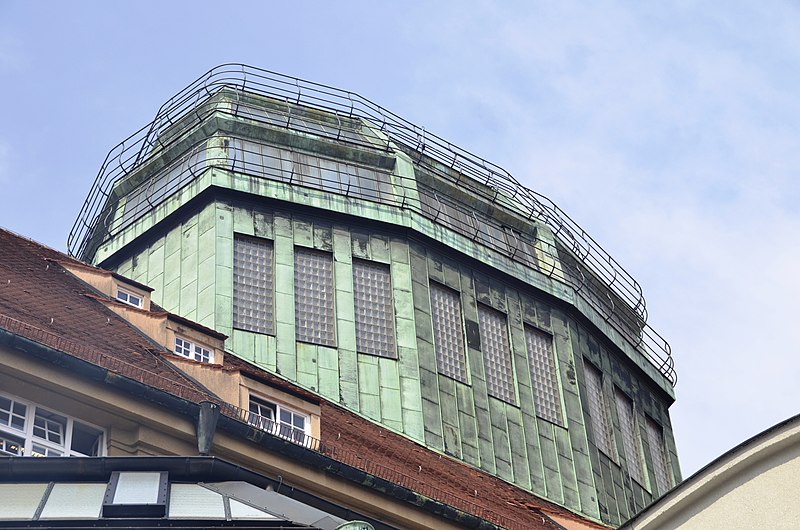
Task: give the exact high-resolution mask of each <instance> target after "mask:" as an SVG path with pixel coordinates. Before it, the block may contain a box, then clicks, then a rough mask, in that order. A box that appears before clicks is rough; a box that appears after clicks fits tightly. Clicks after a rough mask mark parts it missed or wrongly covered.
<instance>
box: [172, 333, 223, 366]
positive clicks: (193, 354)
mask: <svg viewBox="0 0 800 530" xmlns="http://www.w3.org/2000/svg"><path fill="white" fill-rule="evenodd" d="M178 341H181V342H184V343H185V344H188V345H189V347H188V349H189V350H190V352H189V353H188V354H185V353H181V352H179V351H178V350H179V348H180V349H181V350H183V349H184V347H186V346H183V347H181V346H179V345H178ZM173 346H174V349H173V350H172V352H173V353H174V354H175V355H177V356H178V357H183V358H184V359H189V360H190V361H195V362H199V363H207V364H214V348H208V347H206V346H204V345H202V344H199V343H197V342H195V341H192V340H189V339H187V338H186V337H185V336H184V335H179V334H178V333H176V334H175V340H174V342H173ZM198 349H199V350H200V354H199V357H200V358H198V352H197V350H198ZM203 352H205V353H207V354H208V355H203ZM204 358H207V359H208V360H204Z"/></svg>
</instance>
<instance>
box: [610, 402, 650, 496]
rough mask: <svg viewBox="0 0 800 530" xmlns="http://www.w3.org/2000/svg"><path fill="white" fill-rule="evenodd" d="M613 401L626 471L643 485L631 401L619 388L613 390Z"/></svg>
mask: <svg viewBox="0 0 800 530" xmlns="http://www.w3.org/2000/svg"><path fill="white" fill-rule="evenodd" d="M614 400H615V401H616V402H617V414H619V425H620V428H621V430H622V446H623V447H624V448H625V460H626V461H627V462H628V471H629V472H630V474H631V478H632V479H633V480H635V481H636V482H638V483H639V484H642V485H644V476H643V474H642V453H641V450H640V449H639V448H640V446H641V443H640V442H639V430H638V429H637V428H636V418H635V417H634V415H633V401H631V399H630V398H629V397H628V396H626V395H625V394H624V393H623V392H622V391H621V390H620V389H619V388H615V389H614Z"/></svg>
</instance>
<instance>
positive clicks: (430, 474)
mask: <svg viewBox="0 0 800 530" xmlns="http://www.w3.org/2000/svg"><path fill="white" fill-rule="evenodd" d="M225 368H228V369H234V370H238V371H240V372H241V373H243V374H245V375H247V376H249V377H253V378H255V379H259V380H261V381H263V382H265V383H267V384H270V385H272V386H275V387H277V388H280V389H281V390H283V391H286V392H289V393H292V394H295V395H297V396H299V397H302V398H304V399H308V400H310V401H313V402H314V403H319V404H320V429H321V433H320V441H321V442H322V444H323V445H324V446H325V448H326V449H325V451H324V453H325V454H328V455H333V458H336V454H337V453H339V454H348V455H353V454H357V458H346V459H344V460H347V461H346V462H345V463H347V464H348V465H353V466H354V467H357V468H359V469H361V470H362V471H367V472H368V473H371V474H373V475H375V476H377V477H380V478H383V479H386V480H388V481H390V482H393V483H396V484H399V485H401V486H405V487H407V488H409V489H411V490H413V491H415V492H417V493H420V494H422V495H425V496H427V497H430V498H431V499H434V500H436V501H439V502H442V503H444V504H447V505H450V506H452V507H454V508H457V509H459V510H462V511H464V512H467V513H469V514H472V515H476V516H478V517H481V518H483V519H486V520H487V521H490V522H493V523H495V524H497V525H499V526H505V527H507V528H510V529H514V530H517V529H518V530H537V529H548V530H552V529H554V528H560V527H559V526H558V525H557V524H553V522H552V521H551V520H550V517H551V516H552V517H557V518H558V519H559V520H560V521H565V520H566V521H574V522H575V523H577V524H578V525H580V527H582V528H587V529H591V528H594V529H607V528H608V527H606V526H603V525H600V524H597V523H594V522H592V521H589V520H588V519H586V518H584V517H581V516H579V515H577V514H575V513H573V512H571V511H569V510H567V509H565V508H563V507H561V506H559V505H557V504H554V503H552V502H548V501H546V500H544V499H541V498H539V497H537V496H536V495H534V494H532V493H530V492H527V491H525V490H523V489H521V488H518V487H516V486H514V485H512V484H509V483H508V482H505V481H503V480H501V479H499V478H497V477H494V476H492V475H489V474H488V473H485V472H483V471H480V470H478V469H475V468H474V467H472V466H469V465H467V464H465V463H463V462H460V461H458V460H455V459H453V458H450V457H448V456H446V455H441V454H439V453H436V452H434V451H432V450H430V449H428V448H426V447H424V446H422V445H420V444H417V443H416V442H414V441H413V440H410V439H408V438H406V437H404V436H401V435H399V434H396V433H393V432H391V431H387V430H386V429H385V428H382V427H381V426H379V425H376V424H374V423H372V422H371V421H369V420H366V419H364V418H362V417H360V416H358V415H356V414H354V413H352V412H350V411H348V410H347V409H344V408H342V407H341V406H340V405H338V404H335V403H332V402H330V401H328V400H326V399H324V398H320V397H319V396H318V395H316V394H311V393H310V392H308V391H307V390H304V389H303V388H301V387H299V386H297V385H295V384H293V383H291V382H289V381H286V380H285V379H283V378H280V377H278V376H276V375H274V374H271V373H269V372H266V371H264V370H263V369H261V368H259V367H257V366H255V365H253V364H251V363H250V362H248V361H245V360H243V359H239V358H237V357H234V356H233V355H227V356H226V357H225Z"/></svg>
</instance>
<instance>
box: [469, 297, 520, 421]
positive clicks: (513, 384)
mask: <svg viewBox="0 0 800 530" xmlns="http://www.w3.org/2000/svg"><path fill="white" fill-rule="evenodd" d="M477 311H478V333H479V334H480V341H481V359H483V370H484V374H483V375H484V378H485V380H486V393H487V394H488V395H489V396H491V397H494V398H496V399H499V400H500V401H503V402H505V403H508V404H509V405H514V406H517V405H518V396H519V390H518V389H517V377H516V367H515V366H514V351H513V349H512V344H511V333H510V330H509V328H508V314H507V313H504V312H502V311H500V310H498V309H495V308H494V307H492V306H490V305H487V304H483V303H478V304H477ZM481 311H484V312H485V314H494V315H496V316H498V317H500V318H501V319H502V324H501V326H502V330H503V331H504V332H505V333H504V334H503V335H504V338H505V347H506V351H505V354H506V361H507V368H508V372H509V373H508V374H507V375H508V376H509V377H510V378H511V380H510V381H509V388H510V389H511V393H512V395H511V396H510V397H509V396H500V395H498V394H496V393H494V392H492V391H491V390H490V389H489V373H488V372H490V371H492V372H494V371H495V368H492V369H489V368H488V366H489V365H490V363H489V362H488V359H487V358H486V355H487V351H486V346H488V345H489V344H488V343H487V342H485V341H486V340H487V339H486V338H485V334H486V333H488V330H486V329H484V326H483V319H482V318H481ZM494 354H495V355H496V357H498V358H499V357H500V356H501V355H502V354H503V352H494ZM492 366H493V365H492ZM502 371H503V370H497V373H493V375H492V377H493V378H494V379H499V377H497V376H499V375H502V374H501V373H500V372H502ZM507 398H508V399H507Z"/></svg>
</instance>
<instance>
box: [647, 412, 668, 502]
mask: <svg viewBox="0 0 800 530" xmlns="http://www.w3.org/2000/svg"><path fill="white" fill-rule="evenodd" d="M647 443H648V445H650V457H651V458H652V459H653V468H654V469H653V471H654V472H655V475H656V486H658V494H659V495H664V494H665V493H666V492H667V491H669V489H670V488H671V487H672V472H671V471H670V467H669V460H668V458H667V449H666V447H665V445H664V429H663V428H662V427H661V425H659V424H658V423H656V422H655V421H654V420H652V419H651V418H649V417H648V418H647Z"/></svg>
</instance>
